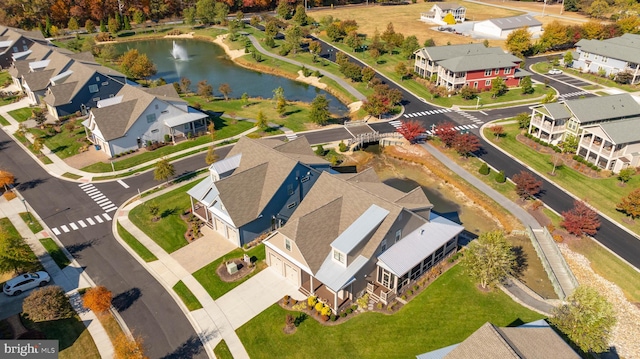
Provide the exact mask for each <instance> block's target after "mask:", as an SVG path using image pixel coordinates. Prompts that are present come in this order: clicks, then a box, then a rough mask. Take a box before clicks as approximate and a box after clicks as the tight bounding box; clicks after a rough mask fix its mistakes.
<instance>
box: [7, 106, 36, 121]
mask: <svg viewBox="0 0 640 359" xmlns="http://www.w3.org/2000/svg"><path fill="white" fill-rule="evenodd" d="M7 113H8V114H9V115H10V116H11V117H13V119H14V120H16V121H18V122H24V121H26V120H28V119H30V118H31V114H32V109H31V108H30V107H24V108H19V109H17V110H13V111H9V112H7Z"/></svg>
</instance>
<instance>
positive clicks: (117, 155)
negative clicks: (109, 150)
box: [113, 150, 137, 158]
mask: <svg viewBox="0 0 640 359" xmlns="http://www.w3.org/2000/svg"><path fill="white" fill-rule="evenodd" d="M136 151H137V150H129V151H124V152H120V153H116V154H115V155H113V157H114V158H119V157H122V156H126V155H130V154H132V153H135V152H136Z"/></svg>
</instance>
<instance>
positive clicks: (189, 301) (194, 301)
mask: <svg viewBox="0 0 640 359" xmlns="http://www.w3.org/2000/svg"><path fill="white" fill-rule="evenodd" d="M173 290H174V291H175V292H176V293H177V294H178V296H179V297H180V299H182V302H184V305H186V306H187V309H189V311H193V310H196V309H200V308H202V304H200V301H198V298H196V296H195V295H193V293H192V292H191V291H190V290H189V288H187V286H186V285H185V284H184V282H182V281H178V283H176V285H174V286H173Z"/></svg>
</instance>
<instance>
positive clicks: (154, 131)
mask: <svg viewBox="0 0 640 359" xmlns="http://www.w3.org/2000/svg"><path fill="white" fill-rule="evenodd" d="M158 131H160V130H158V129H155V130H151V133H158Z"/></svg>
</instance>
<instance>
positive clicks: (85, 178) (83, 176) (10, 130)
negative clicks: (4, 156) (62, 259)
mask: <svg viewBox="0 0 640 359" xmlns="http://www.w3.org/2000/svg"><path fill="white" fill-rule="evenodd" d="M28 106H29V102H28V99H26V98H24V99H22V100H20V101H19V102H15V103H12V104H9V105H6V106H2V107H0V115H1V116H2V117H4V118H5V119H6V120H7V121H8V122H9V123H10V125H9V126H4V127H3V129H4V131H5V132H6V133H7V134H8V135H9V136H10V137H14V136H13V134H14V133H15V132H16V131H17V130H18V126H19V125H20V123H19V122H18V121H16V120H15V119H14V118H13V117H12V116H11V115H9V113H8V112H9V111H13V110H15V109H19V108H24V107H28ZM256 130H257V128H256V127H252V128H250V129H248V130H247V131H244V132H242V133H240V134H238V135H235V136H233V137H229V138H225V139H221V140H217V141H214V142H211V143H205V144H202V145H199V146H194V147H190V148H187V149H184V150H182V151H178V152H174V153H172V154H170V155H168V156H166V157H167V158H168V159H169V160H171V159H172V158H174V157H178V156H181V155H183V154H185V153H189V152H192V151H195V150H200V149H204V148H208V147H210V146H211V145H218V144H220V143H223V142H226V141H231V140H236V139H239V138H240V137H243V136H246V135H247V134H249V133H251V132H254V131H256ZM26 137H27V139H28V140H29V141H31V142H33V135H31V134H30V133H26ZM14 140H15V137H14ZM15 142H16V143H17V144H18V145H20V146H21V147H22V148H23V150H24V151H25V152H26V153H27V154H29V155H30V156H31V157H32V158H34V160H35V161H36V162H37V163H39V164H40V166H42V168H44V170H45V171H47V172H49V174H51V175H52V176H54V177H58V178H64V180H66V181H72V182H81V183H83V182H100V181H92V178H93V177H100V176H117V175H122V174H128V173H131V175H134V172H136V170H139V169H141V168H144V167H146V166H149V165H150V164H152V163H154V162H156V161H157V159H155V160H151V161H148V162H145V163H142V164H139V165H136V166H133V167H130V168H127V169H123V170H118V171H112V172H96V173H94V172H86V171H82V170H79V169H77V168H74V167H71V166H69V165H68V164H67V163H66V162H64V160H62V159H60V157H58V156H57V155H56V154H55V153H53V152H52V151H51V150H50V149H49V148H47V147H46V146H43V147H42V150H41V152H42V154H43V155H45V156H47V157H48V158H49V159H50V160H51V161H52V162H53V163H51V164H44V163H42V161H40V160H39V159H38V158H37V157H36V156H35V155H34V154H33V153H32V152H31V151H29V149H27V148H26V147H25V146H24V145H23V144H22V143H21V142H20V141H18V140H15ZM197 155H199V153H195V154H192V155H190V156H185V157H181V158H180V159H184V158H188V157H191V156H197ZM152 170H153V169H147V170H145V172H146V171H152ZM65 173H70V174H74V175H77V176H80V178H79V179H77V180H76V179H71V178H69V177H63V176H62V175H63V174H65ZM135 174H138V173H135ZM108 181H115V179H113V180H108Z"/></svg>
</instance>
